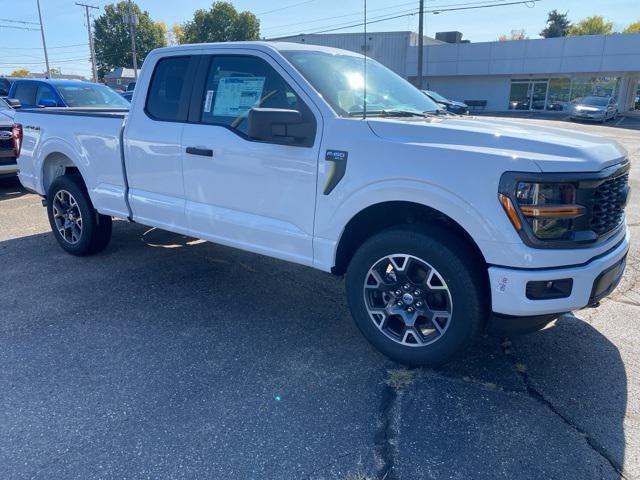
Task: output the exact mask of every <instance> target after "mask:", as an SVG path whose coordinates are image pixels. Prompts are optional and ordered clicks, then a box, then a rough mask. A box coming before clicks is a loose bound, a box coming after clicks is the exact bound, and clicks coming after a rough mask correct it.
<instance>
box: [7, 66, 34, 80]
mask: <svg viewBox="0 0 640 480" xmlns="http://www.w3.org/2000/svg"><path fill="white" fill-rule="evenodd" d="M29 75H31V72H30V71H29V70H27V69H26V68H18V69H16V70H14V71H13V72H11V75H9V76H10V77H21V78H24V77H28V76H29Z"/></svg>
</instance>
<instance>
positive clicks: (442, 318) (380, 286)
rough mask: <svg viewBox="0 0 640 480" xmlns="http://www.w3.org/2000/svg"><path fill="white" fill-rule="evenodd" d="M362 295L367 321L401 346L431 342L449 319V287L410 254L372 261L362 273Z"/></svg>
mask: <svg viewBox="0 0 640 480" xmlns="http://www.w3.org/2000/svg"><path fill="white" fill-rule="evenodd" d="M363 295H364V302H365V306H366V309H367V312H368V314H369V317H370V319H371V321H372V322H373V323H374V324H375V325H376V327H377V328H378V329H379V330H380V331H381V332H382V333H383V334H385V335H386V336H387V337H388V338H390V339H391V340H393V341H394V342H396V343H399V344H401V345H404V346H408V347H422V346H425V345H429V344H432V343H434V342H436V341H438V340H439V339H440V338H442V336H443V335H444V334H445V332H446V331H447V328H449V325H450V323H451V317H452V315H453V301H452V298H451V292H450V290H449V287H448V286H447V284H446V282H445V281H444V279H443V277H442V275H441V274H440V273H439V272H438V271H437V270H436V269H435V268H434V267H433V266H431V265H430V264H429V263H427V262H425V261H424V260H422V259H420V258H418V257H415V256H413V255H407V254H401V253H398V254H393V255H387V256H385V257H383V258H381V259H380V260H378V261H377V262H375V263H374V264H373V266H372V267H371V268H370V269H369V271H368V272H367V275H366V276H365V280H364V286H363Z"/></svg>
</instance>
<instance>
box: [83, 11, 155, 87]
mask: <svg viewBox="0 0 640 480" xmlns="http://www.w3.org/2000/svg"><path fill="white" fill-rule="evenodd" d="M131 6H132V8H131V10H132V11H131V12H130V11H129V3H128V2H125V1H121V2H118V3H115V4H111V5H106V6H105V7H104V13H103V14H102V15H100V16H99V17H98V18H96V21H95V22H94V31H95V50H96V63H97V65H98V76H99V77H101V78H102V77H104V75H105V73H108V72H109V71H110V70H112V69H113V68H117V67H126V68H133V58H132V57H131V36H130V34H129V23H128V19H129V18H130V14H133V15H135V16H136V17H137V25H136V51H137V60H138V66H140V65H142V62H143V61H144V58H145V57H146V56H147V55H148V54H149V52H150V51H151V50H153V49H154V48H158V47H164V46H165V45H166V39H165V29H163V27H162V25H161V24H158V23H156V22H154V21H153V20H152V19H151V17H150V16H149V12H147V11H142V10H141V9H140V7H138V5H136V4H135V3H132V4H131Z"/></svg>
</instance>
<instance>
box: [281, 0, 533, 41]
mask: <svg viewBox="0 0 640 480" xmlns="http://www.w3.org/2000/svg"><path fill="white" fill-rule="evenodd" d="M541 1H542V0H521V1H516V2H505V3H491V4H484V5H475V6H466V7H454V8H434V7H432V8H433V9H432V10H424V13H442V12H452V11H458V10H472V9H480V8H492V7H504V6H508V5H529V4H535V3H537V2H541ZM530 8H531V7H530ZM419 12H420V11H419V9H414V10H413V12H412V13H404V14H398V15H392V16H388V17H384V18H378V19H376V20H371V21H368V22H367V24H369V25H370V24H372V23H380V22H386V21H389V20H395V19H397V18H403V17H410V16H413V15H417V14H418V13H419ZM363 25H364V24H363V23H362V22H360V23H353V24H350V25H345V26H341V27H336V28H327V29H325V30H318V31H315V32H309V33H305V34H304V35H316V34H320V33H329V32H336V31H339V30H346V29H348V28H355V27H361V26H363ZM327 27H331V26H330V25H327ZM321 28H322V27H321ZM298 34H300V32H298V33H294V34H291V35H298ZM287 36H290V35H281V37H287Z"/></svg>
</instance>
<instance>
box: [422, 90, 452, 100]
mask: <svg viewBox="0 0 640 480" xmlns="http://www.w3.org/2000/svg"><path fill="white" fill-rule="evenodd" d="M425 92H426V94H427V95H429V96H430V97H431V98H433V99H434V100H435V101H437V102H448V101H449V100H448V99H446V98H444V97H443V96H442V95H440V94H439V93H436V92H434V91H433V90H425Z"/></svg>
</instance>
